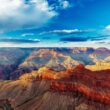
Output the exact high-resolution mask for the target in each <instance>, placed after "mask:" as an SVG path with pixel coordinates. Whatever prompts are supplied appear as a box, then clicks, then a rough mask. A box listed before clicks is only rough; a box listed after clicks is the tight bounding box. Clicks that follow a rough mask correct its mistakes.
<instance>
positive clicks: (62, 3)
mask: <svg viewBox="0 0 110 110" xmlns="http://www.w3.org/2000/svg"><path fill="white" fill-rule="evenodd" d="M59 3H60V6H61V7H62V8H63V9H66V8H68V7H70V3H69V1H67V0H59Z"/></svg>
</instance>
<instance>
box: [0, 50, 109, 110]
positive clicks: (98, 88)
mask: <svg viewBox="0 0 110 110" xmlns="http://www.w3.org/2000/svg"><path fill="white" fill-rule="evenodd" d="M17 49H18V48H17ZM3 50H4V49H3ZM15 50H16V49H15ZM15 50H14V51H15ZM18 50H19V51H18ZM18 50H16V51H18V53H23V52H24V51H26V52H24V53H23V54H21V55H20V56H19V54H18V55H17V57H16V58H15V57H14V59H13V57H12V56H8V55H7V56H4V57H5V58H4V59H5V60H3V59H1V58H2V54H3V53H4V52H2V50H1V53H2V54H1V56H0V60H1V65H5V66H7V64H8V65H9V64H10V61H11V60H13V62H12V63H13V64H16V65H17V67H16V68H14V70H13V71H8V70H6V72H5V75H4V73H3V72H4V70H3V69H4V68H2V71H1V80H0V110H13V109H14V110H110V85H109V84H110V69H109V56H110V51H109V50H108V49H105V48H100V49H93V48H73V49H69V48H68V49H67V48H65V49H64V48H63V49H62V48H61V49H60V48H54V49H29V50H28V49H27V50H25V49H24V50H23V49H18ZM6 51H8V53H9V52H10V49H8V50H7V49H6V50H5V52H6ZM11 51H12V50H11ZM102 52H103V53H102ZM21 56H22V57H21ZM18 57H19V59H21V60H20V62H19V63H18V62H17V61H18ZM15 60H16V61H15ZM93 66H94V67H93ZM10 68H11V67H10ZM94 68H95V69H94ZM8 72H9V73H10V74H8ZM7 74H8V79H10V80H6V79H5V78H4V77H5V76H7Z"/></svg>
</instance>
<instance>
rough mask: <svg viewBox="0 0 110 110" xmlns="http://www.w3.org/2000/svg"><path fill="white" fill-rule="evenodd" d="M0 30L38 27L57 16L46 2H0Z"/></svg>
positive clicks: (19, 0)
mask: <svg viewBox="0 0 110 110" xmlns="http://www.w3.org/2000/svg"><path fill="white" fill-rule="evenodd" d="M0 2H1V3H0V30H12V29H21V28H29V27H40V26H42V25H44V24H45V23H47V22H48V21H49V20H50V19H51V18H52V17H54V16H55V15H57V13H56V12H55V11H54V10H53V8H52V7H51V6H49V5H48V2H47V0H29V1H27V3H26V1H25V0H0Z"/></svg>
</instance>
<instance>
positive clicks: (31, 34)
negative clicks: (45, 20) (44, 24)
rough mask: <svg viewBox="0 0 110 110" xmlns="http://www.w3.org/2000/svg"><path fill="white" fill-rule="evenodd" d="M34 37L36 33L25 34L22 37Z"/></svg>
mask: <svg viewBox="0 0 110 110" xmlns="http://www.w3.org/2000/svg"><path fill="white" fill-rule="evenodd" d="M33 35H34V33H24V34H22V35H21V36H22V37H26V36H33Z"/></svg>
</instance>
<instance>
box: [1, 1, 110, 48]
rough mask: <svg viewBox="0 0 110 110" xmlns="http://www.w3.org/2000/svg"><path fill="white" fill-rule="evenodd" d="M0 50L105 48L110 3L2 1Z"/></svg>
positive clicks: (109, 32)
mask: <svg viewBox="0 0 110 110" xmlns="http://www.w3.org/2000/svg"><path fill="white" fill-rule="evenodd" d="M1 1H2V4H0V46H1V47H16V46H18V47H32V46H33V47H80V46H82V47H83V46H86V47H89V46H93V47H108V48H109V45H110V0H1Z"/></svg>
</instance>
